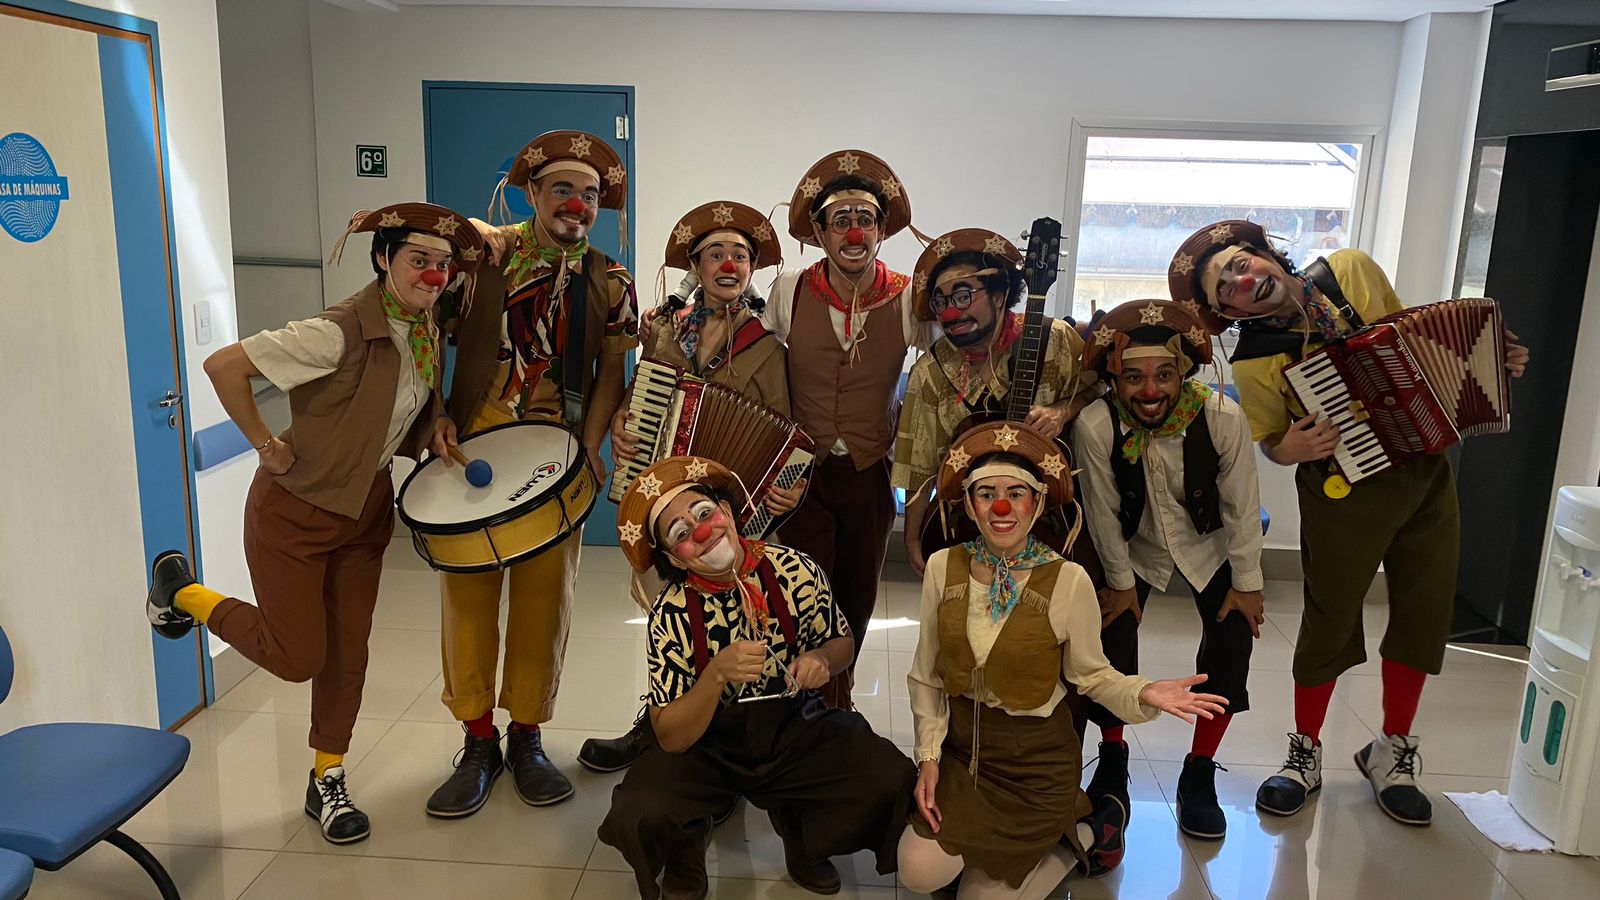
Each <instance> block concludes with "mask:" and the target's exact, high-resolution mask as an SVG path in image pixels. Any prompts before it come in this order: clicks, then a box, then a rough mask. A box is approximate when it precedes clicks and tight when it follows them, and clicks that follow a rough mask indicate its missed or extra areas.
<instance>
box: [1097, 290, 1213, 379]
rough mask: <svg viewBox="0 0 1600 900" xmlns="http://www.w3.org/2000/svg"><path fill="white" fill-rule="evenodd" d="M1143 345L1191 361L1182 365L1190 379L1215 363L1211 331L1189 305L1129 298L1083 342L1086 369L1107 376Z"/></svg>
mask: <svg viewBox="0 0 1600 900" xmlns="http://www.w3.org/2000/svg"><path fill="white" fill-rule="evenodd" d="M1139 348H1151V349H1152V350H1154V349H1157V348H1159V349H1160V351H1161V352H1162V353H1169V354H1170V355H1171V356H1173V357H1174V358H1176V359H1178V361H1179V362H1180V364H1182V363H1187V365H1183V366H1182V368H1184V369H1186V370H1187V371H1185V372H1184V373H1183V374H1184V377H1186V378H1187V377H1188V376H1190V375H1193V374H1194V370H1195V369H1197V368H1199V367H1200V366H1201V365H1203V364H1205V363H1209V362H1211V332H1210V331H1209V330H1207V329H1206V328H1205V326H1204V324H1203V323H1202V322H1201V319H1200V316H1199V315H1197V314H1196V313H1195V311H1194V310H1193V309H1192V308H1191V307H1190V306H1189V305H1188V304H1185V303H1177V302H1174V301H1172V300H1129V301H1128V302H1126V303H1123V304H1121V305H1119V306H1117V307H1116V308H1114V309H1112V310H1111V311H1110V312H1108V313H1106V314H1105V315H1104V316H1103V317H1101V319H1100V321H1099V322H1098V323H1097V324H1096V326H1095V329H1094V330H1093V331H1092V332H1090V333H1089V338H1088V340H1086V341H1084V342H1083V359H1082V366H1083V369H1084V370H1085V371H1092V372H1099V373H1100V375H1101V377H1107V374H1108V373H1111V374H1115V373H1116V372H1120V371H1121V370H1122V365H1121V360H1122V359H1124V358H1130V359H1131V358H1133V357H1134V356H1135V355H1139V354H1136V353H1135V352H1134V351H1136V350H1138V349H1139ZM1144 355H1154V354H1153V353H1147V354H1144Z"/></svg>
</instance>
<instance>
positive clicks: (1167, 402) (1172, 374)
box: [1116, 356, 1183, 428]
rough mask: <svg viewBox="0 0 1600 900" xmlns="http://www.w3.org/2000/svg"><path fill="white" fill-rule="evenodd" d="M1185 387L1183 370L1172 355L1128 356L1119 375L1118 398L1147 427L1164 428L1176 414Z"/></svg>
mask: <svg viewBox="0 0 1600 900" xmlns="http://www.w3.org/2000/svg"><path fill="white" fill-rule="evenodd" d="M1182 387H1183V373H1182V372H1179V371H1178V363H1177V361H1176V360H1174V359H1173V358H1172V357H1170V356H1165V357H1157V356H1147V357H1141V358H1138V359H1129V360H1124V361H1123V364H1122V374H1120V375H1118V376H1117V380H1116V392H1117V402H1118V403H1121V404H1122V408H1123V409H1126V410H1127V411H1128V413H1129V414H1130V415H1132V416H1133V418H1134V421H1136V422H1138V423H1139V424H1140V425H1142V426H1144V427H1145V428H1160V427H1161V425H1162V423H1164V422H1166V421H1167V416H1170V415H1171V414H1172V408H1173V406H1174V405H1176V404H1177V402H1178V392H1179V391H1180V390H1181V389H1182Z"/></svg>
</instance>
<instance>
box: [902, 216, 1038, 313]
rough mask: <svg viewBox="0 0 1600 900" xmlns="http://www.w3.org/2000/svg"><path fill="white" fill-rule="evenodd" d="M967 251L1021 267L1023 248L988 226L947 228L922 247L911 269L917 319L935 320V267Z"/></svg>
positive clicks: (1014, 266)
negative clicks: (954, 255) (949, 229)
mask: <svg viewBox="0 0 1600 900" xmlns="http://www.w3.org/2000/svg"><path fill="white" fill-rule="evenodd" d="M967 251H971V252H976V253H983V254H986V255H988V256H995V257H999V258H1000V259H1003V260H1005V261H1006V262H1007V263H1010V264H1011V266H1012V268H1014V269H1015V268H1021V267H1022V251H1020V250H1018V249H1017V245H1016V244H1013V243H1011V242H1010V241H1009V240H1007V239H1006V238H1005V237H1004V236H1002V235H1000V234H998V233H996V232H993V231H990V230H989V229H987V228H957V229H956V230H955V231H950V232H946V233H944V234H942V235H940V236H939V238H938V239H937V240H935V241H934V242H933V243H931V244H929V245H928V246H927V247H926V248H924V249H923V251H922V255H921V256H919V257H917V265H916V267H915V268H913V269H912V270H911V273H912V274H911V290H912V303H913V304H914V305H913V307H912V308H913V311H914V312H915V314H916V317H917V318H918V319H921V320H922V321H924V322H932V321H933V320H934V315H933V307H932V299H933V289H934V284H933V283H932V278H933V270H934V269H935V268H937V267H938V265H939V263H940V262H941V261H942V260H944V259H945V258H946V257H948V256H950V254H952V253H962V252H967Z"/></svg>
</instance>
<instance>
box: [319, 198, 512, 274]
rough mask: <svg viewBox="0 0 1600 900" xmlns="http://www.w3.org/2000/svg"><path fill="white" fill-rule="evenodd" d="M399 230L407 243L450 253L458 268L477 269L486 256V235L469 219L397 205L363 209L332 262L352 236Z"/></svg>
mask: <svg viewBox="0 0 1600 900" xmlns="http://www.w3.org/2000/svg"><path fill="white" fill-rule="evenodd" d="M397 230H398V231H403V232H406V235H405V237H404V241H405V242H407V243H412V244H419V245H421V246H423V247H428V248H430V249H433V250H443V251H445V252H447V253H449V254H450V255H451V257H452V258H453V259H454V261H455V264H456V267H457V268H459V269H462V270H464V271H468V272H470V271H473V270H475V269H477V268H478V265H479V264H480V263H481V262H483V260H484V257H485V256H486V254H485V253H484V247H483V236H482V235H480V234H478V229H476V228H474V227H472V224H471V223H470V222H468V221H467V217H466V216H463V215H461V214H460V213H457V212H454V211H452V210H449V209H446V208H444V207H443V206H436V205H434V204H432V203H396V204H394V205H392V206H385V207H384V208H382V209H363V210H361V211H359V212H357V213H356V214H355V215H353V216H351V217H350V224H349V225H348V226H346V227H345V230H344V234H341V235H339V239H338V241H336V242H335V243H334V245H333V252H332V253H331V254H330V255H329V256H328V262H329V263H330V264H331V263H337V262H338V261H339V259H340V257H341V256H342V255H343V254H344V242H345V240H346V239H348V238H349V237H350V235H352V234H357V233H359V232H363V231H370V232H373V233H374V234H376V233H377V232H380V231H385V232H392V231H397ZM374 240H377V238H374Z"/></svg>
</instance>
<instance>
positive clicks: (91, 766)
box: [0, 629, 189, 900]
mask: <svg viewBox="0 0 1600 900" xmlns="http://www.w3.org/2000/svg"><path fill="white" fill-rule="evenodd" d="M14 671H15V666H14V661H13V658H12V655H11V645H10V643H9V642H8V641H7V640H6V635H5V631H4V630H3V629H0V701H4V700H5V698H6V695H7V694H8V693H10V691H11V680H12V674H13V672H14ZM188 761H189V739H188V738H186V737H183V736H182V735H177V734H168V733H167V732H165V731H159V730H156V729H154V728H138V727H134V726H131V725H95V724H88V723H82V722H58V723H50V724H44V725H29V726H27V727H25V728H18V729H17V730H16V731H12V732H10V733H7V734H0V810H5V815H4V816H0V853H3V852H4V851H12V852H14V853H18V854H21V855H22V856H25V857H28V858H29V859H31V860H32V861H33V865H34V866H37V867H38V868H41V869H44V870H45V871H47V872H54V871H55V870H57V869H59V868H61V867H62V866H64V865H66V864H67V863H69V862H72V861H73V860H74V859H76V858H77V857H78V855H79V854H80V853H82V852H84V851H85V850H88V849H89V848H90V847H93V846H94V845H95V844H98V843H100V842H101V841H105V842H106V843H108V844H110V845H112V846H113V847H116V848H117V849H119V850H121V851H122V852H124V853H126V854H128V855H129V856H131V857H133V861H134V862H136V863H138V864H139V866H140V868H142V869H144V870H145V873H146V874H148V875H149V876H150V878H151V880H153V881H154V882H155V883H156V887H157V889H159V890H160V892H161V897H162V900H177V898H178V889H177V887H176V886H175V885H174V884H173V883H172V876H170V875H168V874H167V870H166V869H165V868H163V867H162V865H161V863H160V862H158V861H157V860H156V858H155V857H154V856H151V855H150V851H148V850H146V849H145V848H144V847H143V846H142V845H141V844H140V843H139V842H138V841H136V840H134V839H133V838H131V837H128V836H127V835H126V834H123V833H122V832H121V831H119V830H118V829H119V828H121V827H122V825H123V823H125V822H127V821H128V820H129V819H131V818H133V816H134V814H135V813H137V812H138V811H139V810H141V809H143V808H144V806H145V804H147V803H149V802H150V801H151V800H153V799H155V796H156V795H157V794H159V793H161V791H162V790H163V789H164V788H166V786H167V785H168V784H170V783H172V779H174V778H176V777H178V773H179V772H182V771H183V766H184V764H185V763H187V762H188ZM8 874H9V870H8V868H7V862H6V860H4V859H0V897H11V896H13V895H12V894H8V893H6V888H7V887H9V886H10V884H11V882H10V881H8V880H7V877H8ZM21 884H22V886H23V887H24V888H26V885H27V881H26V880H24V881H23V882H21ZM17 896H20V895H17Z"/></svg>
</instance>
